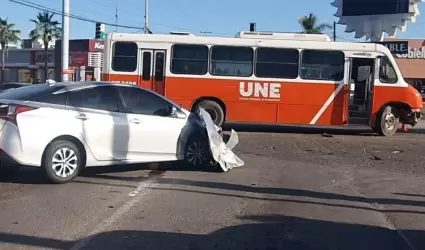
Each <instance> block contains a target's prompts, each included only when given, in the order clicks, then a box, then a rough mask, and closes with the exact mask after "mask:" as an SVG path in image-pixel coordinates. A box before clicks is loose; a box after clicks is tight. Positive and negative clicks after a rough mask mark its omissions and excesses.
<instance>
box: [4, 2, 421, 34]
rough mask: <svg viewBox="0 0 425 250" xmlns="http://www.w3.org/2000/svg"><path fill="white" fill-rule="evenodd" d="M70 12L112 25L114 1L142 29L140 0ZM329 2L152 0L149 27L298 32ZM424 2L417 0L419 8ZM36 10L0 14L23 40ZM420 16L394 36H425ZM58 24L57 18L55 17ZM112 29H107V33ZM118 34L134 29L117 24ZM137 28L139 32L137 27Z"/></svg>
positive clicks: (126, 20) (81, 5)
mask: <svg viewBox="0 0 425 250" xmlns="http://www.w3.org/2000/svg"><path fill="white" fill-rule="evenodd" d="M29 1H31V2H33V3H36V4H39V5H43V6H46V7H49V8H52V9H56V10H58V11H61V10H62V0H29ZM70 1H71V14H73V15H78V16H82V17H86V18H90V19H94V20H99V21H103V22H108V23H115V8H116V5H117V4H118V15H119V20H118V23H119V24H122V25H131V26H136V27H143V23H144V18H143V16H144V1H143V0H120V1H119V0H70ZM330 2H331V1H329V0H301V1H300V0H295V1H283V0H262V1H253V0H150V1H149V19H150V28H151V30H152V31H153V32H154V33H164V32H169V31H186V32H191V33H194V34H196V35H202V34H200V31H209V32H212V33H211V34H209V35H218V36H234V35H235V34H236V33H237V32H238V31H241V30H248V29H249V23H250V22H256V23H257V30H261V31H285V32H298V31H300V26H299V24H298V19H299V18H300V17H301V16H303V15H308V13H310V12H313V13H314V14H316V15H317V17H318V18H319V22H326V23H332V22H333V21H337V19H336V18H335V17H334V16H333V14H334V13H335V11H336V8H334V7H333V6H331V5H330ZM423 6H425V5H422V4H420V8H422V7H423ZM37 12H38V10H36V9H32V8H29V7H25V6H21V5H18V4H15V3H12V2H10V1H9V0H2V7H1V8H0V17H3V18H5V17H8V18H9V21H10V22H13V23H16V24H17V27H18V28H19V29H21V30H22V38H27V36H28V33H29V31H30V30H31V29H32V28H33V24H32V23H30V22H29V19H32V18H35V16H36V14H37ZM423 12H424V15H422V16H419V17H418V18H417V22H416V23H410V24H409V25H408V31H407V32H405V33H403V32H398V34H397V38H425V10H424V11H423ZM57 20H58V21H60V22H61V17H60V16H57ZM113 29H114V28H112V27H108V28H107V31H109V30H113ZM344 29H345V27H344V26H340V25H338V26H337V36H338V38H340V39H341V40H347V41H353V40H354V39H353V35H351V34H346V33H344ZM94 31H95V24H94V23H87V22H82V21H78V20H73V19H71V38H93V36H94ZM118 31H119V32H138V31H137V30H128V29H123V28H119V29H118ZM139 32H140V31H139Z"/></svg>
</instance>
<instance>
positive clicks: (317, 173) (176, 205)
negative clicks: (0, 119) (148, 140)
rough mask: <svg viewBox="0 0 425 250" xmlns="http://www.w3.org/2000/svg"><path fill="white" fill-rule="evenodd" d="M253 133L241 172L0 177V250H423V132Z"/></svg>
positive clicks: (131, 170)
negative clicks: (55, 179) (58, 181)
mask: <svg viewBox="0 0 425 250" xmlns="http://www.w3.org/2000/svg"><path fill="white" fill-rule="evenodd" d="M420 128H421V127H420ZM420 128H419V130H417V132H418V131H420ZM238 129H239V130H247V129H246V128H243V127H240V128H238ZM255 130H256V131H257V132H239V138H240V144H239V145H238V146H237V149H236V153H237V154H238V155H239V156H240V157H241V158H242V159H243V160H244V161H245V166H244V167H242V168H238V169H233V170H231V171H229V172H227V173H218V172H215V171H214V170H213V169H198V170H196V169H185V168H184V167H182V166H176V165H175V164H167V165H161V166H159V167H158V166H147V165H138V166H118V167H105V168H92V169H88V170H87V171H85V172H84V173H83V176H81V177H79V178H78V179H77V180H76V181H74V182H72V183H69V184H65V185H47V184H44V183H43V179H42V178H41V175H40V172H39V171H37V170H36V169H23V170H22V171H20V173H19V175H15V176H2V177H0V249H7V250H13V249H73V250H82V249H148V250H154V249H155V250H156V249H159V250H163V249H167V250H168V249H173V250H179V249H190V250H195V249H202V250H204V249H206V250H207V249H226V250H227V249H232V250H233V249H236V250H237V249H267V250H274V249H297V250H310V249H320V250H321V249H344V250H350V249H353V250H354V249H355V250H358V249H362V250H368V249H374V250H375V249H384V250H392V249H394V250H395V249H397V250H404V249H406V250H408V249H409V250H412V249H415V250H416V249H425V231H424V228H425V216H424V214H425V191H424V190H425V164H424V163H425V153H424V150H423V146H424V145H425V135H424V134H419V133H416V132H415V131H411V132H409V133H400V134H397V135H396V136H394V137H392V138H384V137H377V136H373V135H370V134H369V133H368V131H361V132H364V133H362V134H355V135H352V134H349V133H347V131H344V130H330V131H326V132H327V133H326V134H321V133H317V131H315V130H308V129H303V130H299V129H298V130H296V131H294V129H293V128H281V127H278V128H276V127H275V128H270V127H267V128H255ZM258 131H263V132H258ZM300 131H301V132H303V133H307V134H302V133H291V132H300ZM356 132H359V131H356ZM331 134H333V135H331Z"/></svg>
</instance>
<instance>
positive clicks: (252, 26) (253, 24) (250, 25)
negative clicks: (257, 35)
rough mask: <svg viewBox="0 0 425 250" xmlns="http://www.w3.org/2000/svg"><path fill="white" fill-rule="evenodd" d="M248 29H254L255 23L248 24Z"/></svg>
mask: <svg viewBox="0 0 425 250" xmlns="http://www.w3.org/2000/svg"><path fill="white" fill-rule="evenodd" d="M249 31H251V32H253V31H255V23H250V24H249Z"/></svg>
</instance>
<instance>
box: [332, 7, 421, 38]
mask: <svg viewBox="0 0 425 250" xmlns="http://www.w3.org/2000/svg"><path fill="white" fill-rule="evenodd" d="M424 1H425V0H333V2H332V3H331V4H332V6H334V7H335V8H337V11H336V13H335V14H334V16H335V17H337V18H339V20H338V22H337V23H338V24H342V25H345V26H346V29H345V32H347V33H352V32H353V33H355V38H361V37H366V39H370V40H371V41H382V39H383V37H384V34H385V33H386V34H387V35H388V36H390V37H394V36H395V35H396V32H397V30H400V31H402V32H405V31H406V29H407V23H408V22H415V21H416V17H417V16H418V15H419V8H418V3H419V2H424Z"/></svg>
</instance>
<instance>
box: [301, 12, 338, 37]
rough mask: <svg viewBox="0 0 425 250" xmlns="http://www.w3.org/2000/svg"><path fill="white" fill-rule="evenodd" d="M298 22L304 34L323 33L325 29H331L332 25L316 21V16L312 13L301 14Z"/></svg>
mask: <svg viewBox="0 0 425 250" xmlns="http://www.w3.org/2000/svg"><path fill="white" fill-rule="evenodd" d="M298 23H299V24H300V25H301V27H302V29H303V31H302V32H301V33H305V34H323V33H324V31H325V30H326V29H331V28H332V25H329V24H327V23H321V24H318V23H317V17H316V15H314V14H313V13H310V14H309V15H308V16H302V17H301V18H300V19H299V20H298Z"/></svg>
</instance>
